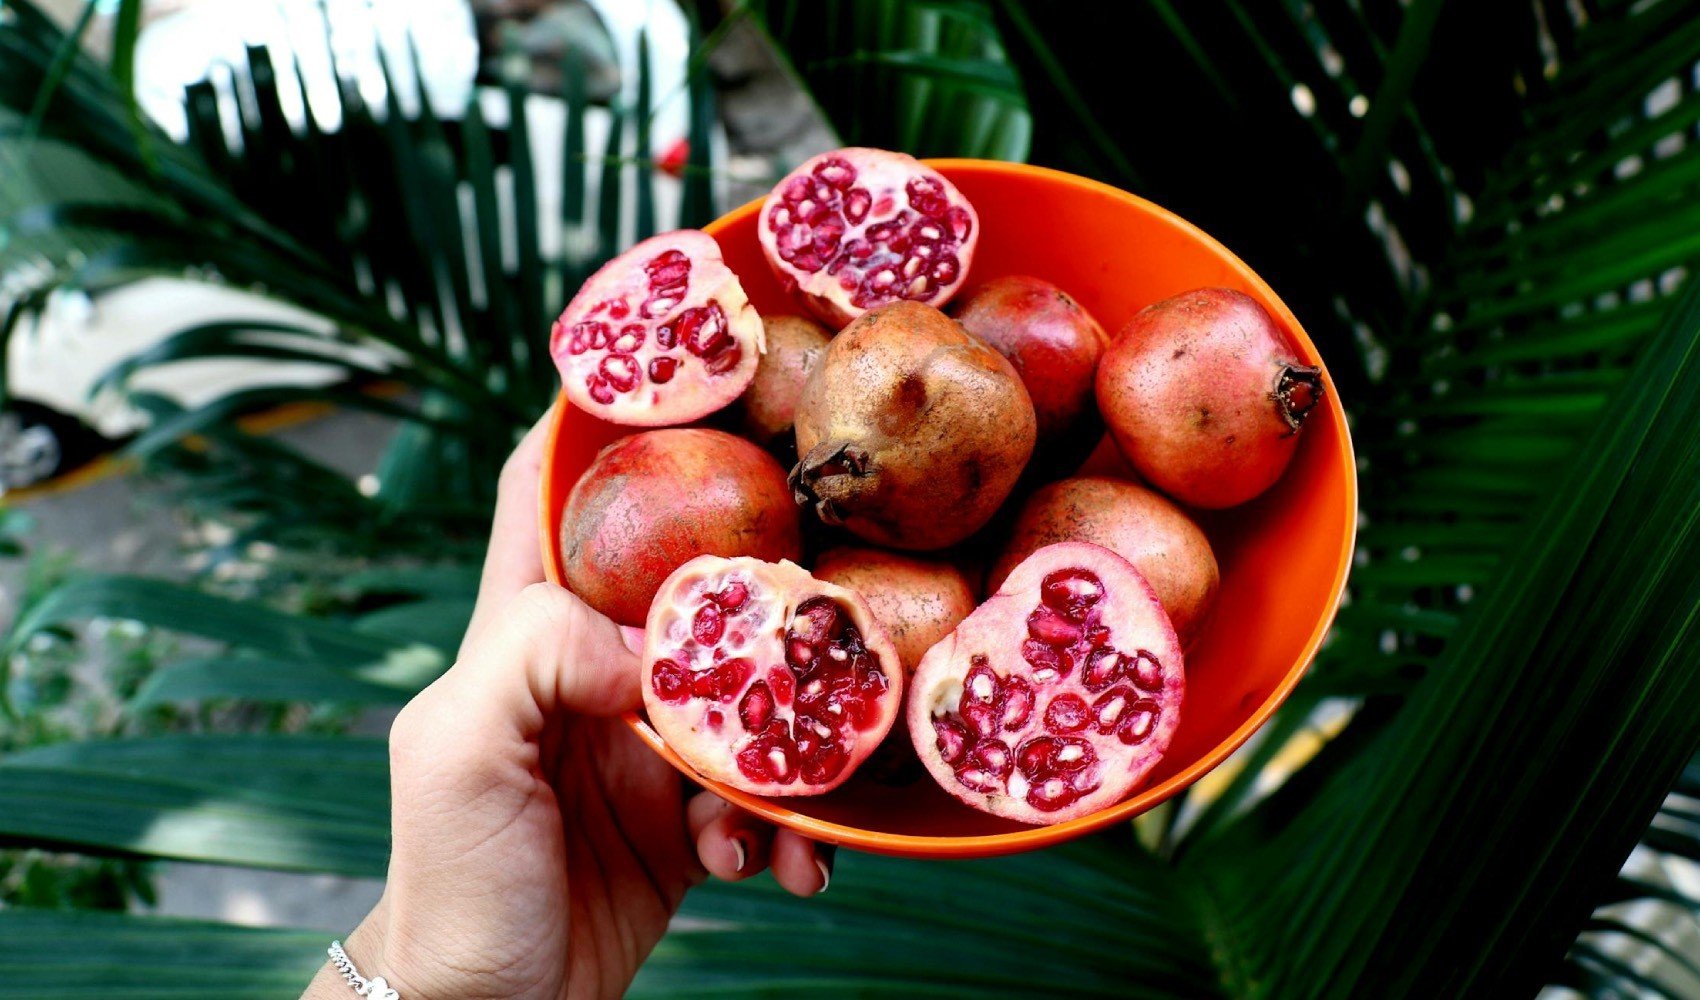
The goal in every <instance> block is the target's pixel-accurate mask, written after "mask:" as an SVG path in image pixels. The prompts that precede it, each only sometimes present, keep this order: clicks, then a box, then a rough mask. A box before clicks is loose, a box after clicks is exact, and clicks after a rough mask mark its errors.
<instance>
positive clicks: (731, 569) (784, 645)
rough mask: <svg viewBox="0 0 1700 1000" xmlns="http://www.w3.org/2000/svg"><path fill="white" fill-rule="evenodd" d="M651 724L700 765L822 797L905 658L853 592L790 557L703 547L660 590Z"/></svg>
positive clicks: (874, 728) (754, 784) (889, 708)
mask: <svg viewBox="0 0 1700 1000" xmlns="http://www.w3.org/2000/svg"><path fill="white" fill-rule="evenodd" d="M642 686H643V701H644V707H645V708H646V709H647V710H648V712H649V722H650V725H652V726H654V727H655V731H656V732H657V733H659V734H661V738H662V739H664V740H666V741H667V745H668V746H670V747H672V748H673V750H674V752H676V753H677V754H678V755H679V756H680V757H682V758H684V759H685V760H686V761H687V762H688V763H689V764H690V765H691V766H692V767H693V768H695V769H696V770H697V772H698V773H699V774H702V775H705V776H707V777H710V778H714V779H716V780H718V781H723V782H725V783H726V784H728V785H731V786H733V787H735V788H741V789H744V790H745V791H748V792H754V793H756V794H758V795H819V794H820V793H822V792H827V791H830V790H832V789H834V788H836V787H838V786H839V785H841V784H843V783H844V781H845V780H846V779H847V778H849V777H850V775H851V773H852V772H853V771H855V770H856V767H857V765H859V764H861V763H862V761H864V760H866V759H867V757H868V755H869V754H871V753H873V751H874V748H875V747H877V746H878V745H879V743H880V741H881V740H883V739H885V736H886V733H888V732H890V731H891V726H892V723H893V722H895V721H896V719H897V713H898V708H899V706H900V705H901V704H902V702H903V668H902V666H901V665H900V664H899V663H898V659H897V651H896V650H895V649H893V648H892V645H891V642H890V640H889V639H887V638H886V634H885V630H884V629H883V628H882V627H880V624H879V623H878V622H877V621H876V620H875V619H874V616H873V614H872V613H871V612H870V611H869V610H868V607H867V605H866V604H864V603H863V602H862V599H861V598H860V597H858V596H857V595H856V594H855V593H854V592H852V591H849V590H846V589H844V588H843V587H838V586H834V585H833V584H830V583H825V582H823V581H820V580H817V579H815V578H814V577H812V576H810V575H809V573H808V571H807V570H804V569H803V568H802V567H800V566H797V565H796V564H794V563H790V562H778V563H769V562H762V561H761V560H759V559H749V558H739V559H721V558H718V557H715V556H701V557H699V558H696V559H692V560H691V561H690V562H688V563H686V564H684V565H683V566H680V567H679V568H678V569H677V570H676V571H674V573H673V575H671V576H669V577H668V578H667V581H666V582H665V583H663V584H662V586H661V589H660V591H659V592H657V593H656V595H655V603H654V604H653V605H652V606H651V607H650V610H649V621H648V624H647V626H646V629H645V640H644V652H643V677H642Z"/></svg>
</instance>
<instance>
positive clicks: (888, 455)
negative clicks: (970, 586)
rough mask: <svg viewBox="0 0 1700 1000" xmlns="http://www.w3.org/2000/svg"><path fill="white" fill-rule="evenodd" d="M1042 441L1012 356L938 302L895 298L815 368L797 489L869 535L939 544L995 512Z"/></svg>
mask: <svg viewBox="0 0 1700 1000" xmlns="http://www.w3.org/2000/svg"><path fill="white" fill-rule="evenodd" d="M1033 439H1034V417H1033V403H1032V401H1031V400H1029V399H1028V397H1027V390H1026V389H1024V388H1022V386H1021V379H1020V378H1019V377H1018V376H1017V375H1016V374H1015V369H1014V368H1012V367H1010V363H1009V361H1008V359H1006V358H1005V357H1004V356H1003V355H1001V354H999V353H998V352H997V351H994V350H992V349H991V348H990V347H987V346H986V345H985V344H983V343H981V342H980V341H979V340H977V339H975V338H974V337H971V336H969V335H968V334H967V333H966V332H965V331H964V330H963V329H962V327H960V326H958V325H957V324H956V323H954V322H952V321H951V320H950V319H948V318H947V317H946V316H945V315H944V313H941V312H939V311H938V310H937V309H934V308H933V307H932V306H927V305H922V304H921V303H919V302H907V301H902V302H894V303H892V304H890V305H887V306H882V307H880V308H878V309H875V310H874V311H872V312H870V313H868V314H867V315H865V316H863V317H862V318H861V319H858V320H857V321H856V322H854V323H852V324H850V325H849V326H848V327H845V328H844V331H843V332H842V333H840V334H839V335H838V336H836V337H834V338H833V339H832V343H831V344H829V345H828V346H827V349H826V353H825V354H824V355H823V356H822V357H821V359H820V362H819V363H818V364H816V366H815V370H814V371H813V372H811V373H810V374H809V380H808V382H807V383H805V384H804V386H803V397H802V399H801V400H800V401H799V402H798V404H797V454H799V455H801V456H802V458H801V460H800V461H799V462H798V463H797V467H796V468H794V469H792V470H791V488H792V491H793V493H794V495H795V496H796V499H797V502H798V503H799V504H802V505H805V506H808V507H811V508H813V509H814V511H815V512H816V514H818V515H819V517H820V519H821V520H822V521H825V522H826V523H827V524H835V525H837V524H841V525H843V526H844V527H846V528H848V529H849V530H850V531H852V532H855V533H856V534H857V535H859V536H861V537H862V538H865V539H867V540H868V541H871V542H875V543H877V544H880V545H888V546H891V547H893V548H899V549H939V548H943V547H945V546H947V545H952V544H954V543H956V542H959V541H961V540H962V539H964V538H966V537H968V536H969V535H970V534H972V533H973V532H974V531H976V530H977V529H978V528H979V527H980V526H981V525H983V524H985V523H986V522H987V521H988V520H990V519H991V516H992V515H993V514H994V513H995V512H996V511H997V509H998V505H999V504H1001V503H1003V501H1004V498H1005V497H1007V496H1008V495H1009V491H1010V488H1011V487H1012V486H1014V485H1015V481H1016V479H1017V478H1018V477H1019V476H1020V475H1021V470H1022V469H1023V468H1024V467H1025V466H1026V464H1027V459H1028V457H1029V456H1031V455H1032V453H1033Z"/></svg>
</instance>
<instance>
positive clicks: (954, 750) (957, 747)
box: [933, 718, 972, 764]
mask: <svg viewBox="0 0 1700 1000" xmlns="http://www.w3.org/2000/svg"><path fill="white" fill-rule="evenodd" d="M933 729H934V730H935V731H937V733H938V744H939V756H941V757H943V758H944V762H945V763H946V764H960V763H962V758H963V757H964V756H966V755H967V753H968V741H969V740H970V739H972V736H971V735H970V734H969V732H968V729H967V727H965V726H963V725H962V723H960V722H957V721H956V720H954V719H949V718H936V719H934V720H933Z"/></svg>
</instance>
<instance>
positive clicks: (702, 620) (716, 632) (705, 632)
mask: <svg viewBox="0 0 1700 1000" xmlns="http://www.w3.org/2000/svg"><path fill="white" fill-rule="evenodd" d="M724 634H726V616H725V614H723V613H722V612H721V610H720V609H719V608H718V607H716V606H715V605H713V604H707V603H705V604H704V605H703V606H702V607H700V608H698V609H697V613H696V616H695V617H693V618H692V619H691V638H693V639H695V640H696V641H697V642H700V643H702V644H703V645H704V646H712V645H714V644H715V643H717V642H719V641H720V637H721V636H722V635H724Z"/></svg>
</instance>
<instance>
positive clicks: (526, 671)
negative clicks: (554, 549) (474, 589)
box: [432, 583, 642, 738]
mask: <svg viewBox="0 0 1700 1000" xmlns="http://www.w3.org/2000/svg"><path fill="white" fill-rule="evenodd" d="M638 672H639V660H638V656H637V654H636V653H634V652H633V651H632V650H631V649H629V648H628V647H627V645H626V643H625V639H624V636H622V634H621V630H620V627H619V626H618V625H615V624H614V623H613V621H611V620H609V619H608V618H607V617H606V616H604V615H602V614H600V613H599V612H597V611H596V610H595V609H593V608H591V607H590V606H589V605H587V604H585V603H584V602H583V601H581V600H579V599H578V598H577V597H575V596H574V595H573V594H571V593H570V592H568V591H566V590H564V589H562V588H561V587H558V586H555V585H554V584H549V583H535V584H532V585H530V586H528V587H526V588H524V589H523V590H521V591H520V592H519V593H518V594H516V595H515V596H514V597H513V598H511V599H510V600H509V601H508V602H507V604H506V605H504V606H503V607H502V609H501V610H500V611H499V612H497V615H496V617H495V620H494V621H491V622H490V623H489V624H488V626H487V627H486V628H484V630H483V631H482V632H481V633H480V634H478V635H476V636H474V637H473V639H472V643H471V644H470V646H469V647H468V648H467V649H466V650H465V651H464V652H463V654H462V656H461V659H460V661H459V662H457V663H456V664H455V665H454V666H453V667H451V668H450V669H449V671H448V672H447V673H445V674H444V675H443V677H442V678H441V680H440V681H439V682H438V685H432V686H433V687H437V686H439V685H440V686H441V687H442V688H443V690H442V692H441V694H442V696H443V699H442V700H443V703H444V704H445V705H448V706H455V709H454V710H455V711H456V713H457V714H462V715H463V716H464V717H467V718H468V720H469V721H472V720H473V719H476V721H477V724H478V725H480V726H484V727H493V729H494V731H500V730H501V729H505V728H508V727H513V728H514V729H516V730H517V735H519V736H521V737H524V738H529V737H532V736H536V735H537V734H538V733H540V732H542V731H543V728H544V726H545V725H546V724H547V722H548V721H549V720H550V719H551V718H553V717H555V716H557V715H560V714H564V713H572V714H578V715H616V714H618V713H620V712H624V711H627V710H629V709H634V708H637V707H638V705H639V704H641V703H642V697H641V695H640V693H639V687H638ZM489 731H492V730H491V729H486V732H489Z"/></svg>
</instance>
